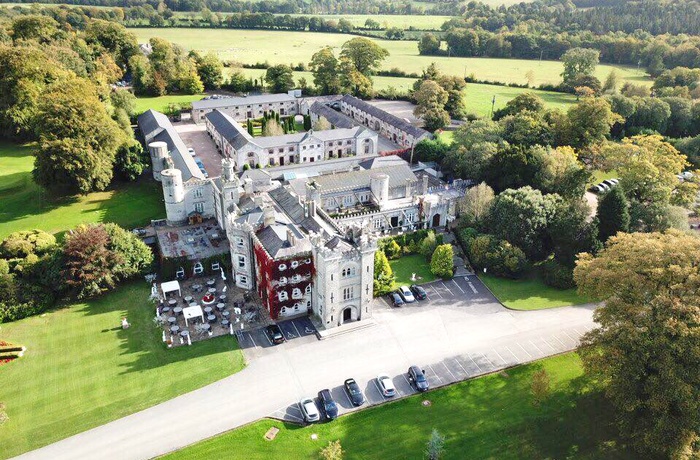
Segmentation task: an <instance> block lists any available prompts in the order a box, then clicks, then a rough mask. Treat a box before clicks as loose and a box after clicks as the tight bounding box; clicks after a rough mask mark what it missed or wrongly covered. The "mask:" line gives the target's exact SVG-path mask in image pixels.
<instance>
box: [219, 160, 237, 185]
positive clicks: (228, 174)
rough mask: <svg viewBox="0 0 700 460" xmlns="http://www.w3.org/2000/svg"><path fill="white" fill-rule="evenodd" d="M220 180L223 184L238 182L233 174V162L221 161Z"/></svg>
mask: <svg viewBox="0 0 700 460" xmlns="http://www.w3.org/2000/svg"><path fill="white" fill-rule="evenodd" d="M221 178H222V179H223V180H224V182H232V181H236V182H238V176H236V173H235V172H234V165H233V160H232V159H230V158H224V159H223V160H221Z"/></svg>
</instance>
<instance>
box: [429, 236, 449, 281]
mask: <svg viewBox="0 0 700 460" xmlns="http://www.w3.org/2000/svg"><path fill="white" fill-rule="evenodd" d="M453 257H454V252H453V250H452V245H451V244H441V245H440V246H438V247H437V248H435V252H433V257H432V258H431V259H430V271H431V272H432V273H433V275H435V276H439V277H441V278H452V268H453V267H454V265H453V263H452V258H453Z"/></svg>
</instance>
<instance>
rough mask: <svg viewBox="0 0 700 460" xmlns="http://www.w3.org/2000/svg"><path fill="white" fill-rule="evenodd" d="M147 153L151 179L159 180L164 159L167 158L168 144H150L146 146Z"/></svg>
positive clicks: (163, 166)
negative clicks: (149, 157) (150, 167)
mask: <svg viewBox="0 0 700 460" xmlns="http://www.w3.org/2000/svg"><path fill="white" fill-rule="evenodd" d="M148 151H149V153H150V155H151V165H152V169H153V178H154V179H155V180H157V181H159V180H160V173H161V171H162V170H163V169H165V159H166V158H167V157H168V144H166V143H165V142H160V141H157V142H151V143H150V144H148Z"/></svg>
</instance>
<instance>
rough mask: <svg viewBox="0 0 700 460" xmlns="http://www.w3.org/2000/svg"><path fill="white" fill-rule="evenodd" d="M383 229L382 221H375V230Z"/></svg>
mask: <svg viewBox="0 0 700 460" xmlns="http://www.w3.org/2000/svg"><path fill="white" fill-rule="evenodd" d="M381 227H382V221H381V219H375V220H374V229H375V230H379V229H380V228H381Z"/></svg>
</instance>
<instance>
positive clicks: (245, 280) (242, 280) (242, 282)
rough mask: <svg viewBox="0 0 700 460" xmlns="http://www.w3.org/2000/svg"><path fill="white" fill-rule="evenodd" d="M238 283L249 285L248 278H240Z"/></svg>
mask: <svg viewBox="0 0 700 460" xmlns="http://www.w3.org/2000/svg"><path fill="white" fill-rule="evenodd" d="M238 282H239V283H241V284H244V285H246V286H247V285H248V277H247V276H240V277H238Z"/></svg>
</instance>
